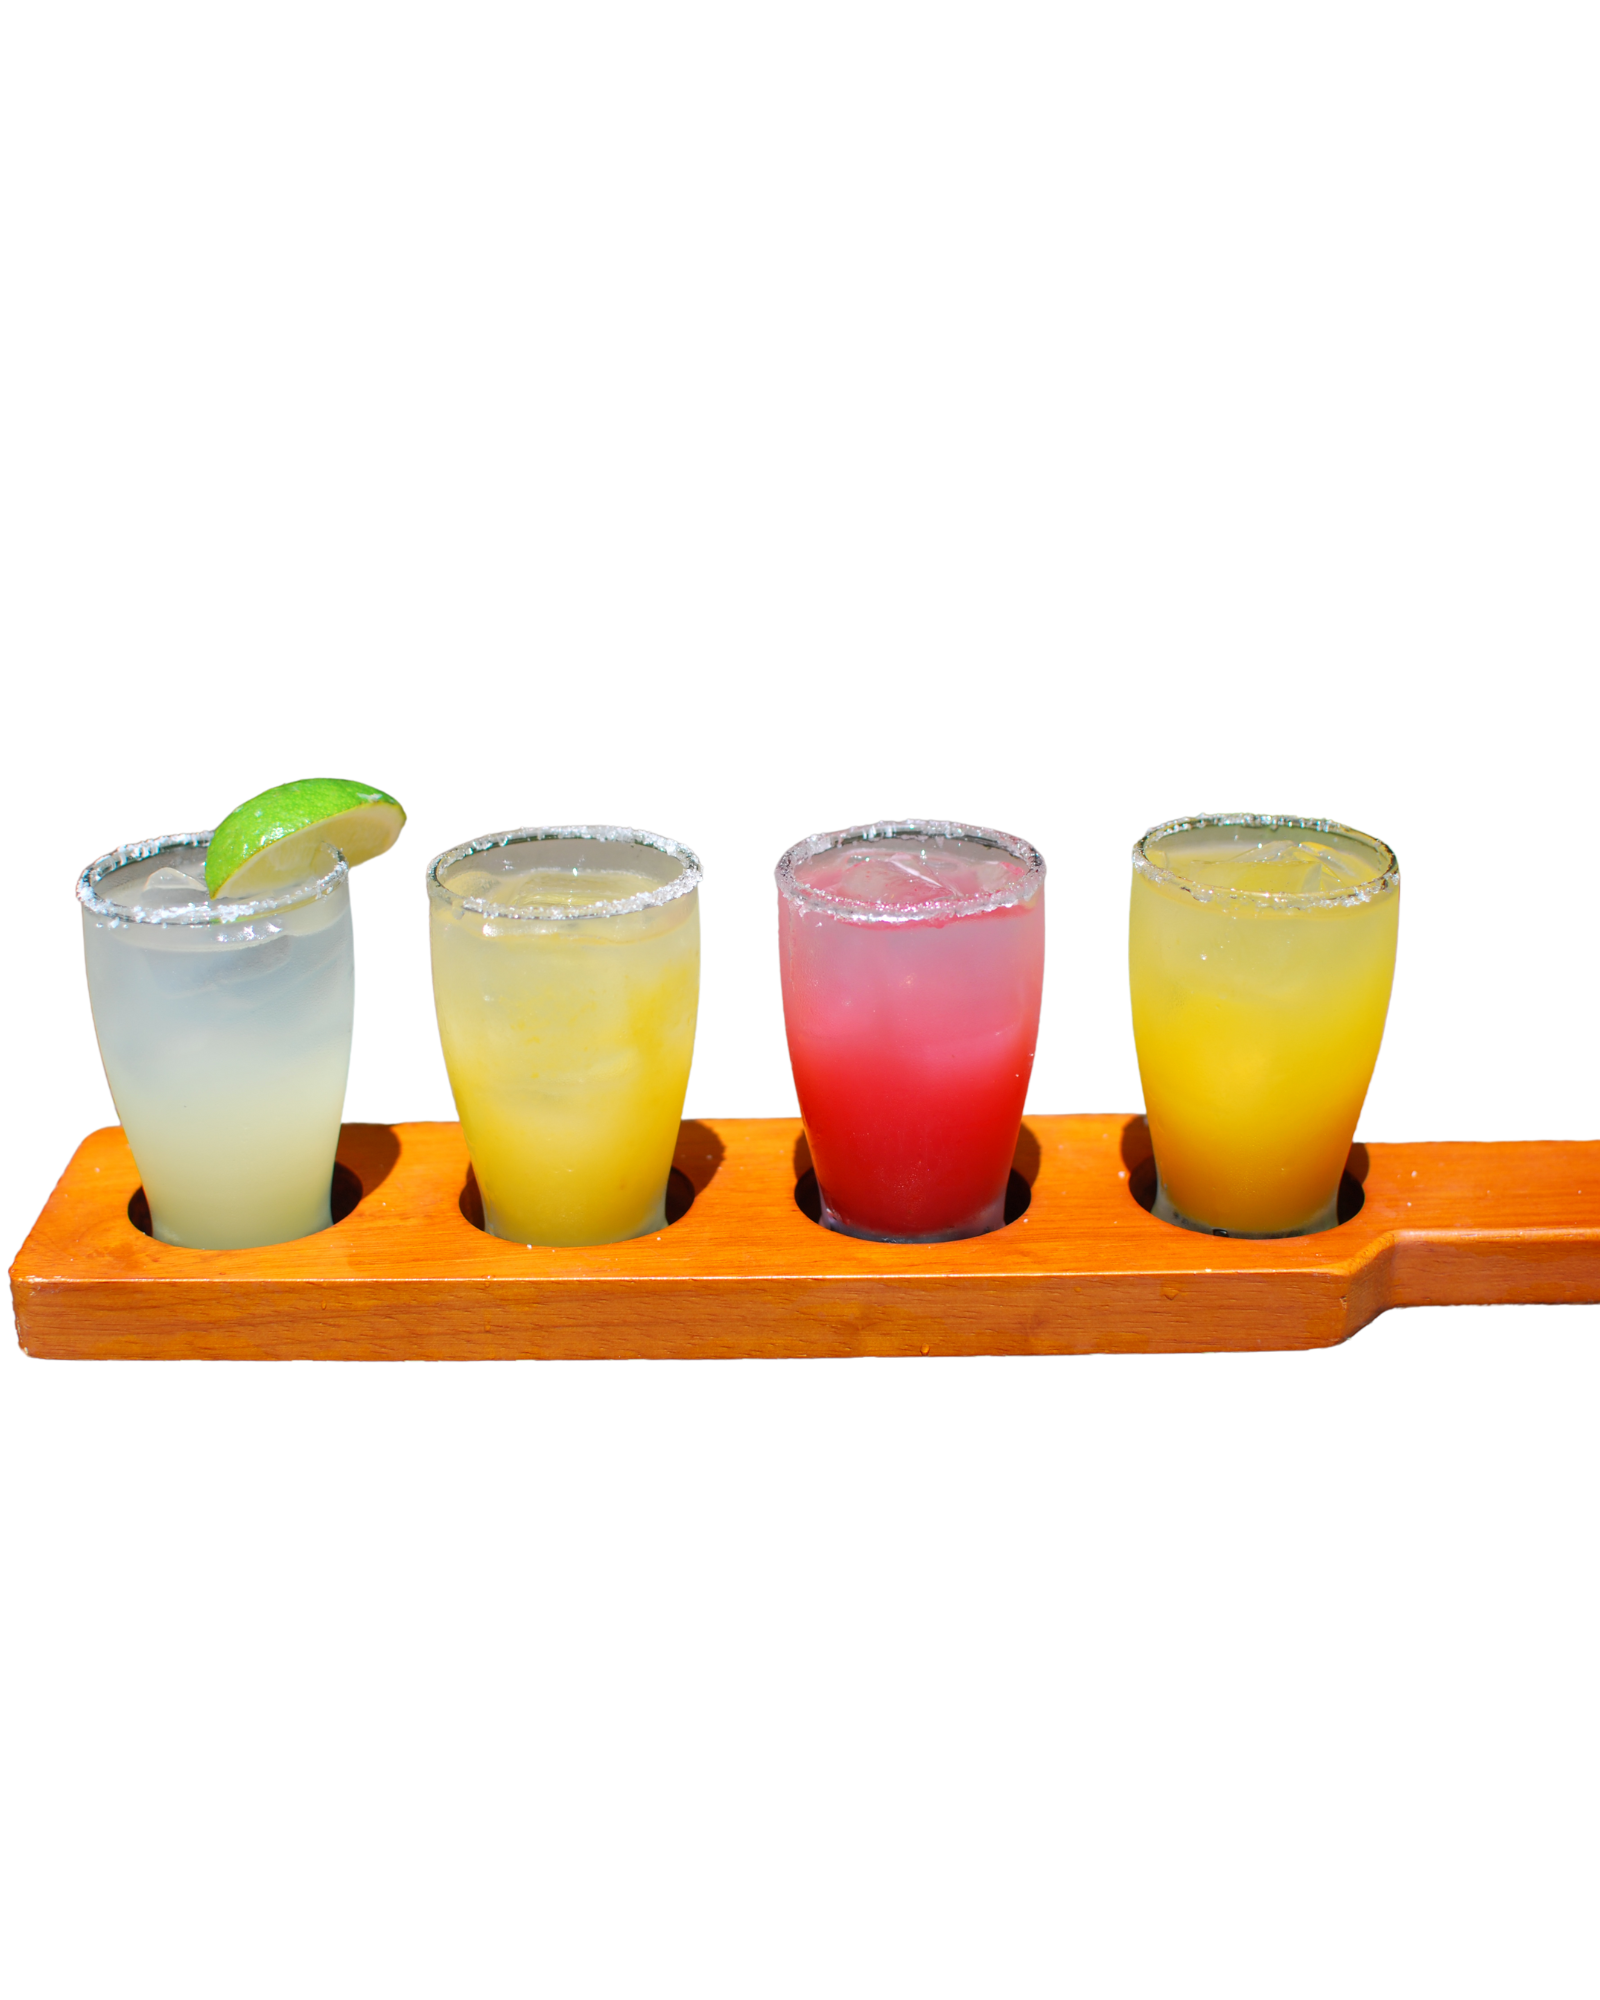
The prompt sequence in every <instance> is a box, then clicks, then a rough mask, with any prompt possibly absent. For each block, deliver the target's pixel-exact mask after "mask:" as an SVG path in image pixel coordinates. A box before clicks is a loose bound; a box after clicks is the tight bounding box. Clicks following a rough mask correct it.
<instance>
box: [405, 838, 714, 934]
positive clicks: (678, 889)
mask: <svg viewBox="0 0 1600 2000" xmlns="http://www.w3.org/2000/svg"><path fill="white" fill-rule="evenodd" d="M537 840H592V841H594V842H595V843H596V844H597V845H607V846H612V847H653V848H654V849H655V850H656V852H657V853H658V854H668V855H670V856H671V857H672V859H673V860H674V861H677V862H680V863H681V864H682V867H681V869H680V872H679V873H678V874H677V875H675V876H674V877H673V879H672V880H671V881H670V882H662V883H660V884H659V885H658V886H657V887H656V888H654V889H645V890H641V891H640V892H639V894H638V895H637V896H620V897H617V898H616V899H615V900H613V901H612V902H609V903H589V904H587V905H586V906H585V907H584V908H583V909H580V910H572V909H565V910H564V909H538V910H530V909H519V908H515V907H513V906H512V905H511V904H509V903H492V902H490V901H489V899H488V898H487V897H486V896H461V895H458V894H457V893H456V891H455V890H454V889H452V888H451V887H450V884H449V883H448V882H446V881H443V880H442V879H441V878H440V873H439V871H440V870H441V869H442V868H453V867H454V866H455V865H456V863H457V862H458V861H465V860H466V859H467V857H468V856H469V855H472V854H493V853H495V852H497V851H498V850H499V849H501V848H503V847H510V846H512V845H514V844H515V843H517V842H520V841H537ZM704 877H705V871H704V870H703V869H702V868H701V866H700V857H699V855H698V854H696V853H695V852H694V850H693V849H692V848H689V847H685V846H684V844H683V842H682V841H681V840H673V839H671V838H670V837H669V836H668V835H666V834H664V833H648V832H646V831H645V829H644V828H643V827H637V826H515V827H512V828H510V829H509V831H507V832H505V833H484V834H480V835H479V836H478V838H477V839H476V840H464V841H462V843H461V844H460V846H459V847H447V848H446V849H445V851H444V853H443V854H436V855H435V856H434V857H433V859H432V860H431V861H430V862H429V863H428V871H427V877H426V880H427V884H428V893H429V895H430V896H431V895H435V894H437V895H439V896H442V897H443V898H444V900H445V901H446V902H447V903H449V904H450V905H451V906H452V908H454V909H458V910H467V911H470V912H471V914H472V915H473V916H475V917H489V918H491V919H492V920H493V921H494V922H495V923H530V924H550V923H559V924H570V923H581V922H585V921H587V920H589V919H591V918H594V917H631V916H632V915H633V914H634V913H635V912H636V911H638V910H654V909H660V908H661V907H663V906H664V905H665V904H667V903H672V902H676V901H677V899H678V898H679V897H680V896H687V895H688V894H689V893H690V892H691V891H692V890H695V889H698V888H699V886H700V884H701V882H702V881H703V880H704Z"/></svg>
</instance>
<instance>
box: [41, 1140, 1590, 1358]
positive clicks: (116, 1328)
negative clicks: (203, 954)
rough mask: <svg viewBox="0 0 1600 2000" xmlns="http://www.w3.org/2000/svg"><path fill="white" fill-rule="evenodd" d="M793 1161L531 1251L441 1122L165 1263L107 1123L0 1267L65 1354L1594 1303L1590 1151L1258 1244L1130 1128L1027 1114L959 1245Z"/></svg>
mask: <svg viewBox="0 0 1600 2000" xmlns="http://www.w3.org/2000/svg"><path fill="white" fill-rule="evenodd" d="M809 1164H810V1163H809V1159H808V1157H807V1155H806V1151H805V1141H804V1139H803V1137H802V1136H801V1130H800V1125H799V1123H798V1121H797V1120H794V1119H788V1118H758V1119H718V1120H707V1121H703V1122H702V1121H694V1122H690V1123H688V1124H685V1126H684V1127H683V1130H682V1133H681V1134H680V1137H679V1141H678V1152H677V1170H676V1171H675V1173H674V1177H673V1178H674V1187H675V1191H676V1201H675V1203H673V1204H671V1205H669V1213H670V1212H674V1210H676V1211H678V1212H679V1219H678V1220H677V1221H676V1222H674V1223H673V1224H672V1225H671V1226H670V1227H668V1228H667V1229H664V1230H663V1231H662V1232H661V1234H660V1235H658V1236H649V1237H642V1238H639V1239H638V1240H636V1241H634V1242H631V1243H616V1244H608V1245H606V1246H604V1247H602V1248H598V1249H583V1250H551V1249H529V1248H526V1247H525V1246H523V1245H520V1244H513V1243H502V1242H500V1241H498V1240H497V1239H496V1238H494V1237H492V1236H487V1235H485V1234H484V1232H483V1230H482V1229H481V1228H480V1227H477V1226H475V1224H474V1222H473V1220H471V1219H470V1218H471V1216H472V1215H474V1214H478V1215H481V1212H482V1211H481V1207H480V1206H479V1205H478V1203H477V1190H476V1187H475V1186H474V1184H473V1182H472V1179H471V1173H470V1169H469V1166H468V1162H467V1154H466V1149H465V1147H464V1145H463V1144H462V1140H461V1131H460V1128H459V1126H456V1125H446V1124H430V1125H347V1126H345V1128H344V1132H343V1136H342V1138H341V1141H340V1146H339V1168H338V1169H337V1170H336V1173H335V1182H334V1187H335V1212H336V1213H339V1214H341V1215H342V1219H341V1220H339V1221H337V1222H336V1223H335V1225H334V1227H333V1228H331V1229H328V1230H325V1231H324V1232H323V1233H322V1234H321V1235H318V1236H308V1237H304V1238H302V1239H301V1240H300V1241H299V1242H297V1243H282V1244H276V1245H274V1246H272V1247H271V1248H270V1249H263V1250H179V1249H174V1248H172V1247H171V1246H170V1245H167V1244H162V1243H157V1242H155V1241H154V1240H153V1239H152V1238H151V1237H150V1236H149V1235H148V1234H145V1233H142V1232H141V1230H140V1228H139V1227H138V1226H137V1225H136V1222H135V1220H134V1219H133V1217H134V1216H138V1215H140V1214H141V1212H143V1213H144V1214H145V1215H146V1216H147V1211H143V1200H144V1197H143V1194H142V1192H141V1191H140V1189H139V1176H138V1173H137V1171H136V1169H135V1167H134V1164H133V1157H132V1155H131V1154H130V1153H129V1151H128V1147H127V1142H126V1141H125V1140H124V1138H123V1136H122V1131H121V1128H120V1127H118V1126H111V1127H108V1128H107V1129H105V1130H103V1131H99V1132H95V1133H92V1134H91V1135H90V1136H89V1137H88V1138H87V1139H86V1140H85V1141H84V1142H83V1144H82V1145H81V1146H80V1147H79V1148H78V1151H77V1153H76V1155H75V1156H74V1158H73V1161H72V1164H71V1165H70V1166H69V1167H68V1168H67V1171H66V1173H65V1174H63V1176H62V1177H61V1181H60V1183H59V1185H58V1186H57V1188H56V1190H55V1192H54V1194H52V1195H51V1197H50V1200H49V1202H48V1203H47V1204H46V1206H45V1210H44V1213H43V1214H42V1215H41V1216H40V1217H39V1220H38V1222H37V1223H36V1224H35V1225H34V1228H33V1231H32V1233H31V1234H30V1236H29V1237H28V1240H27V1242H26V1243H25V1244H24V1245H23V1246H22V1249H21V1251H20V1252H19V1253H18V1256H17V1260H16V1262H15V1263H14V1264H13V1265H12V1267H11V1294H12V1299H13V1301H14V1304H15V1308H16V1317H17V1335H18V1339H19V1340H20V1342H21V1344H22V1346H23V1348H24V1349H25V1350H26V1352H28V1353H29V1354H34V1355H49V1356H58V1357H68V1358H73V1357H75V1358H82V1359H114V1358H123V1357H130V1358H131V1357H140V1358H146V1359H154V1358H173V1359H176V1358H181V1357H203V1358H209V1359H217V1360H245V1359H290V1358H307V1359H326V1360H420V1359H440V1360H443V1359H455V1358H460V1359H500V1358H510V1357H515V1356H527V1357H535V1358H544V1359H554V1358H558V1357H569V1358H580V1357H592V1358H601V1357H610V1356H624V1355H643V1356H659V1357H666V1356H676V1357H689V1356H706V1357H713V1356H718V1357H728V1356H736V1355H789V1356H806V1355H849V1354H927V1355H934V1354H1086V1353H1106V1352H1115V1353H1155V1352H1176V1351H1181V1350H1197V1349H1206V1348H1291V1347H1323V1346H1328V1345H1331V1344H1332V1343H1333V1342H1335V1341H1339V1340H1343V1339H1345V1338H1346V1337H1347V1336H1348V1335H1350V1334H1352V1333H1354V1332H1355V1331H1356V1329H1357V1328H1358V1327H1360V1326H1363V1325H1365V1324H1366V1322H1367V1321H1368V1320H1370V1319H1373V1318H1375V1317H1376V1316H1377V1315H1378V1314H1379V1313H1381V1312H1383V1311H1385V1310H1386V1309H1387V1308H1388V1307H1390V1306H1408V1305H1474V1304H1484V1305H1493V1304H1510V1303H1536V1304H1573V1303H1579V1302H1589V1303H1592V1302H1595V1301H1600V1142H1590V1141H1583V1142H1565V1143H1552V1144H1532V1145H1529V1144H1517V1145H1475V1144H1447V1145H1420V1146H1372V1147H1370V1148H1367V1147H1363V1146H1357V1147H1356V1148H1355V1150H1354V1152H1353V1153H1352V1155H1351V1162H1350V1173H1349V1174H1347V1176H1346V1180H1345V1190H1344V1199H1343V1201H1342V1203H1341V1213H1345V1214H1348V1215H1349V1216H1350V1219H1349V1220H1347V1221H1345V1222H1344V1223H1342V1224H1341V1226H1340V1227H1339V1228H1337V1229H1334V1230H1330V1231H1328V1232H1327V1233H1325V1234H1323V1235H1320V1236H1307V1237H1299V1238H1295V1239H1293V1240H1289V1241H1281V1242H1272V1243H1251V1242H1241V1241H1238V1240H1236V1239H1231V1238H1224V1237H1209V1236H1199V1235H1195V1234H1193V1233H1191V1232H1189V1231H1187V1230H1182V1229H1175V1228H1173V1227H1171V1226H1170V1225H1168V1224H1166V1223H1164V1222H1159V1221H1157V1220H1156V1219H1155V1217H1154V1216H1152V1215H1150V1214H1149V1213H1148V1212H1147V1204H1148V1201H1149V1198H1150V1192H1151V1188H1152V1185H1153V1180H1154V1170H1153V1168H1152V1165H1151V1161H1150V1142H1149V1137H1148V1134H1147V1132H1146V1130H1145V1125H1144V1120H1143V1119H1142V1118H1129V1117H1125V1116H1114V1117H1072V1118H1032V1119H1030V1120H1029V1121H1028V1123H1027V1124H1026V1125H1025V1126H1024V1127H1023V1130H1022V1139H1021V1142H1020V1144H1019V1146H1018V1148H1017V1173H1016V1174H1014V1175H1013V1179H1012V1195H1013V1199H1012V1203H1011V1212H1012V1213H1015V1212H1016V1211H1017V1210H1018V1209H1019V1208H1024V1207H1025V1213H1022V1214H1021V1215H1020V1216H1019V1217H1018V1219H1017V1220H1015V1221H1013V1222H1011V1223H1010V1224H1009V1225H1008V1226H1007V1227H1006V1228H1004V1229H1001V1230H998V1231H996V1232H995V1233H994V1234H993V1235H990V1236H982V1237H976V1238H973V1239H971V1240H970V1241H968V1242H965V1243H946V1244H936V1245H928V1244H916V1245H902V1244H882V1243H863V1242H857V1241H856V1240H854V1239H853V1238H850V1237H846V1236H837V1235H834V1234H833V1233H832V1232H830V1231H828V1230H826V1229H822V1228H820V1227H819V1226H818V1225H817V1224H816V1223H815V1222H814V1221H811V1220H809V1219H808V1218H807V1215H806V1214H805V1213H804V1212H803V1211H802V1208H801V1206H800V1200H804V1199H805V1198H806V1197H807V1196H808V1194H809V1196H810V1198H811V1202H812V1206H813V1212H814V1199H815V1198H814V1190H815V1181H814V1179H810V1180H808V1179H807V1178H806V1177H807V1174H808V1169H809ZM797 1184H798V1185H799V1189H800V1198H799V1200H797V1193H796V1190H797ZM691 1195H692V1201H691V1199H690V1198H691ZM352 1204H353V1205H352ZM685 1204H688V1205H687V1207H685ZM130 1211H131V1212H132V1213H131V1214H130ZM1351 1211H1356V1212H1354V1213H1351ZM145 1229H148V1220H147V1219H146V1221H145Z"/></svg>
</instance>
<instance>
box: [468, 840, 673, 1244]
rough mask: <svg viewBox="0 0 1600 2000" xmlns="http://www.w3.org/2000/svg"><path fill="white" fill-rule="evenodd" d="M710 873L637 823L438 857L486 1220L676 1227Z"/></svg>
mask: <svg viewBox="0 0 1600 2000" xmlns="http://www.w3.org/2000/svg"><path fill="white" fill-rule="evenodd" d="M699 887H700V863H699V862H698V860H697V859H696V858H695V856H694V855H693V854H691V853H690V851H689V849H688V848H687V847H683V846H681V845H680V844H679V843H678V842H677V841H675V840H667V839H664V838H663V837H662V836H661V835H660V834H657V833H640V832H638V831H637V830H636V829H635V828H633V827H626V826H527V827H520V828H518V829H517V830H516V831H515V832H513V833H491V834H486V835H485V836H484V837H483V839H481V840H473V841H468V842H467V843H466V844H465V845H464V846H462V847H452V848H451V849H450V850H449V852H448V853H446V854H441V855H440V856H439V857H438V859H437V860H435V861H434V862H433V864H432V865H431V867H430V868H429V869H428V903H429V931H430V936H431V940H432V952H433V997H434V1005H435V1007H436V1009H437V1012H438V1018H439V1040H440V1042H441V1043H442V1045H443V1048H444V1060H445V1068H446V1069H447V1070H448V1071H449V1073H450V1088H451V1090H452V1091H453V1092H454V1093H455V1100H456V1111H457V1114H458V1116H459V1117H460V1119H461V1129H462V1132H463V1134H464V1135H465V1137H466V1142H467V1150H468V1152H469V1153H470V1154H471V1156H472V1168H473V1173H474V1175H475V1176H476V1178H477V1182H478V1191H479V1193H480V1194H481V1196H482V1198H483V1213H484V1223H485V1226H486V1227H487V1228H488V1230H489V1231H490V1233H491V1234H492V1235H495V1236H503V1237H506V1238H508V1239H510V1240H511V1241H512V1242H516V1243H548V1244H575V1243H617V1242H621V1241H622V1240H623V1239H624V1238H626V1237H630V1236H646V1235H649V1234H651V1233H652V1232H653V1231H655V1230H658V1229H662V1228H664V1227H665V1226H666V1197H667V1177H668V1175H669V1174H670V1173H671V1172H672V1155H673V1151H674V1149H675V1147H676V1145H677V1140H678V1121H679V1120H680V1119H681V1118H682V1116H683V1098H684V1092H685V1091H686V1090H687V1088H688V1084H689V1064H690V1061H691V1059H692V1058H693V1055H694V1027H695V1015H696V1012H697V1010H698V1007H699V1001H700V908H699V904H700V897H699Z"/></svg>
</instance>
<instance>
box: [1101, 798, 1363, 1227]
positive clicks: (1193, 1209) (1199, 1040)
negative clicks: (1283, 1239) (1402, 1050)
mask: <svg viewBox="0 0 1600 2000" xmlns="http://www.w3.org/2000/svg"><path fill="white" fill-rule="evenodd" d="M1133 869H1134V872H1133V898H1132V905H1131V908H1130V911H1129V922H1128V972H1129V982H1130V986H1131V990H1132V997H1133V1036H1134V1043H1135V1046H1136V1047H1137V1050H1138V1055H1139V1074H1140V1077H1141V1079H1142V1081H1143V1084H1144V1101H1145V1112H1146V1115H1147V1117H1148V1119H1149V1123H1150V1137H1151V1142H1152V1145H1153V1147H1154V1151H1155V1159H1156V1169H1157V1176H1158V1183H1157V1193H1156V1209H1155V1212H1156V1213H1157V1214H1158V1215H1161V1216H1163V1217H1164V1218H1165V1219H1166V1220H1167V1221H1169V1222H1178V1223H1181V1224H1183V1225H1185V1226H1186V1227H1188V1228H1191V1229H1200V1230H1206V1231H1213V1232H1217V1233H1221V1234H1224V1235H1229V1236H1298V1235H1308V1234H1310V1233H1312V1232H1313V1231H1316V1230H1320V1229H1331V1228H1332V1227H1333V1226H1334V1223H1335V1222H1336V1220H1337V1207H1338V1198H1339V1183H1340V1181H1341V1179H1342V1177H1343V1174H1344V1168H1345V1162H1346V1160H1347V1158H1348V1156H1349V1152H1350V1143H1351V1140H1352V1139H1353V1138H1354V1137H1355V1129H1356V1120H1357V1118H1358V1117H1359V1116H1360V1114H1361V1106H1362V1103H1363V1101H1364V1099H1365V1097H1366V1094H1367V1086H1368V1084H1369V1083H1370V1082H1371V1081H1372V1071H1373V1065H1374V1064H1375V1063H1376V1061H1377V1058H1378V1045H1379V1043H1380V1042H1381V1041H1382V1039H1383V1023H1384V1017H1385V1015H1386V1013H1387V1011H1388V1006H1389V989H1390V986H1391V985H1392V983H1393V980H1394V958H1395V940H1396V934H1397V930H1398V925H1399V918H1400V870H1399V864H1398V863H1397V862H1396V860H1395V858H1394V855H1393V853H1392V852H1391V850H1390V849H1389V848H1387V847H1386V846H1385V845H1384V844H1383V842H1382V841H1381V840H1374V839H1372V838H1371V837H1370V836H1369V835H1367V834H1363V833H1356V832H1353V831H1352V830H1351V829H1350V828H1349V827H1343V826H1339V825H1338V824H1336V823H1335V822H1334V821H1331V820H1313V819H1294V818H1279V817H1275V816H1267V815H1259V814H1245V813H1235V814H1223V815H1218V816H1216V817H1214V818H1208V819H1197V820H1174V821H1172V822H1170V823H1169V824H1168V825H1166V826H1160V827H1156V828H1154V829H1153V830H1152V831H1151V832H1150V833H1147V834H1146V835H1145V837H1144V838H1143V840H1141V841H1140V842H1139V843H1138V845H1137V846H1136V847H1135V848H1134V850H1133Z"/></svg>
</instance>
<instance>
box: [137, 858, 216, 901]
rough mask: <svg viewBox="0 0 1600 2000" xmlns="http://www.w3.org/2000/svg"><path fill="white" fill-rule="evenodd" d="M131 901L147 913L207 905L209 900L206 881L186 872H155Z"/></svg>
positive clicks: (141, 885) (157, 869)
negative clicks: (205, 903) (206, 902)
mask: <svg viewBox="0 0 1600 2000" xmlns="http://www.w3.org/2000/svg"><path fill="white" fill-rule="evenodd" d="M128 900H129V901H130V902H132V903H133V904H134V905H135V906H136V907H137V908H140V909H145V910H178V909H182V908H183V907H184V906H185V905H186V904H189V903H203V902H205V901H206V900H207V893H206V884H205V877H204V876H203V875H191V874H189V872H188V871H187V870H186V869H183V868H170V867H161V868H155V869H152V870H151V872H150V873H149V874H148V875H147V876H146V877H145V879H144V880H143V881H142V882H141V883H139V884H138V885H137V887H136V888H135V889H134V891H133V894H132V895H131V896H130V897H129V898H128Z"/></svg>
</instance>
